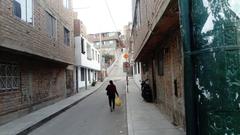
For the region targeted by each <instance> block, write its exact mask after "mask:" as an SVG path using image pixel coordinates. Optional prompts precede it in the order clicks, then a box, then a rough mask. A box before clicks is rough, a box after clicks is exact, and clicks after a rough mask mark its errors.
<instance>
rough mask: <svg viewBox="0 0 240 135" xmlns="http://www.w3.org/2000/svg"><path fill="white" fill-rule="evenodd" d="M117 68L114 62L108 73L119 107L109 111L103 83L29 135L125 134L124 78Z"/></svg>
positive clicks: (119, 66)
mask: <svg viewBox="0 0 240 135" xmlns="http://www.w3.org/2000/svg"><path fill="white" fill-rule="evenodd" d="M120 62H121V61H120ZM120 62H119V64H120ZM121 71H122V69H121V65H116V66H115V67H114V69H113V72H112V73H111V75H114V76H113V78H112V79H114V82H115V84H116V86H117V89H118V92H119V94H120V97H121V98H122V99H123V106H122V107H120V108H116V109H115V111H114V112H110V109H109V106H108V99H107V96H106V92H105V88H106V85H107V83H105V84H104V85H103V86H102V87H100V88H99V90H98V91H97V92H95V93H94V94H93V95H91V96H89V97H88V98H86V99H84V100H83V101H81V102H80V103H78V104H77V105H75V106H74V107H72V108H70V109H68V110H67V111H66V112H64V113H62V114H60V115H59V116H57V117H55V118H54V119H52V120H51V121H49V122H47V123H46V124H44V125H42V126H41V127H39V128H37V129H36V130H34V131H33V132H31V133H30V135H127V116H126V104H125V101H126V100H125V97H126V95H125V81H124V80H123V78H122V79H121V77H120V76H122V75H123V74H122V72H121Z"/></svg>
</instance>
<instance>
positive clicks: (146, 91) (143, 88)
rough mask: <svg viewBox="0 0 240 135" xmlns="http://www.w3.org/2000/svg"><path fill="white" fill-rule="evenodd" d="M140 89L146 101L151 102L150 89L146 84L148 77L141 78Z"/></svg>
mask: <svg viewBox="0 0 240 135" xmlns="http://www.w3.org/2000/svg"><path fill="white" fill-rule="evenodd" d="M141 91H142V97H143V99H144V100H145V101H147V102H152V90H151V88H150V85H149V84H148V79H146V80H142V83H141Z"/></svg>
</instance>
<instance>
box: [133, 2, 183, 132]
mask: <svg viewBox="0 0 240 135" xmlns="http://www.w3.org/2000/svg"><path fill="white" fill-rule="evenodd" d="M178 13H179V10H178V3H177V1H175V0H156V1H148V0H144V1H140V0H133V14H134V16H133V17H134V18H133V29H132V34H131V36H132V38H133V48H132V49H133V50H134V52H133V53H134V55H133V59H134V60H135V64H134V67H133V71H134V73H133V74H134V78H135V81H136V83H138V85H140V84H139V83H140V82H139V80H140V79H143V80H145V79H149V81H150V86H151V88H152V93H153V99H154V102H156V103H157V105H158V106H159V108H160V110H161V111H162V112H163V113H165V114H166V115H167V116H168V117H169V119H170V121H172V123H174V124H175V125H177V126H179V127H182V128H185V108H184V93H183V91H184V89H183V51H182V50H183V48H182V46H181V42H180V41H181V37H180V27H179V14H178ZM140 74H141V75H140Z"/></svg>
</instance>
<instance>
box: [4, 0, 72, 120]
mask: <svg viewBox="0 0 240 135" xmlns="http://www.w3.org/2000/svg"><path fill="white" fill-rule="evenodd" d="M71 5H72V1H71V0H62V1H59V0H37V1H34V0H0V7H1V8H0V124H3V123H5V122H8V121H10V120H11V119H12V118H16V117H20V116H22V115H24V114H27V113H28V112H31V111H34V110H36V109H39V108H41V107H43V106H46V105H48V104H51V103H54V102H56V101H58V100H60V99H63V98H64V97H66V96H69V95H71V94H73V93H74V88H73V83H72V82H73V81H72V79H73V70H72V68H71V65H73V64H74V39H73V11H72V9H71Z"/></svg>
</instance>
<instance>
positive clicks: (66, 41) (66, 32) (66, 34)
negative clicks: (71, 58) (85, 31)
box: [64, 27, 70, 46]
mask: <svg viewBox="0 0 240 135" xmlns="http://www.w3.org/2000/svg"><path fill="white" fill-rule="evenodd" d="M64 44H65V45H67V46H70V32H69V30H68V29H67V28H65V27H64Z"/></svg>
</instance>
